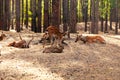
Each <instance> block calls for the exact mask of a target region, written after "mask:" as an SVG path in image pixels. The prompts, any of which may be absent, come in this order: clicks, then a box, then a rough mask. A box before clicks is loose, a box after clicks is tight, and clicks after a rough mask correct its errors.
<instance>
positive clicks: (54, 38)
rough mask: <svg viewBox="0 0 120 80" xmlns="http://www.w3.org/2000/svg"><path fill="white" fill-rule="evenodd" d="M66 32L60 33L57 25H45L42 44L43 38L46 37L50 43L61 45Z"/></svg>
mask: <svg viewBox="0 0 120 80" xmlns="http://www.w3.org/2000/svg"><path fill="white" fill-rule="evenodd" d="M66 34H67V33H61V32H60V31H59V29H58V28H57V27H54V26H49V27H47V29H46V31H45V34H44V35H43V39H44V42H43V46H44V45H45V43H46V42H45V40H46V39H50V43H51V45H53V44H55V42H56V44H55V45H61V44H62V43H63V37H64V36H65V35H66Z"/></svg>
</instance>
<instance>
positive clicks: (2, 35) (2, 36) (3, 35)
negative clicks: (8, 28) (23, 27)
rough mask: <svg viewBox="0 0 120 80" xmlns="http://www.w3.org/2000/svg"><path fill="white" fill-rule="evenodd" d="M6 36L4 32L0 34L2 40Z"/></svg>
mask: <svg viewBox="0 0 120 80" xmlns="http://www.w3.org/2000/svg"><path fill="white" fill-rule="evenodd" d="M5 37H6V35H5V34H4V33H3V32H2V34H1V35H0V41H2V40H3V39H4V38H5Z"/></svg>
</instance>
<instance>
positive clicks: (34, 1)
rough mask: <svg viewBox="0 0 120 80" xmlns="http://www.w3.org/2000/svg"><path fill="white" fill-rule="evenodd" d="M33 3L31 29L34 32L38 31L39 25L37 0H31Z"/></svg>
mask: <svg viewBox="0 0 120 80" xmlns="http://www.w3.org/2000/svg"><path fill="white" fill-rule="evenodd" d="M31 2H32V3H31V4H32V23H31V24H32V26H31V30H32V31H34V32H37V26H36V0H31Z"/></svg>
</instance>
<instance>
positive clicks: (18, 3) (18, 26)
mask: <svg viewBox="0 0 120 80" xmlns="http://www.w3.org/2000/svg"><path fill="white" fill-rule="evenodd" d="M16 30H17V32H20V0H16Z"/></svg>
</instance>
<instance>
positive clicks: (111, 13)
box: [110, 9, 113, 30]
mask: <svg viewBox="0 0 120 80" xmlns="http://www.w3.org/2000/svg"><path fill="white" fill-rule="evenodd" d="M112 11H113V9H110V30H112V15H113V12H112Z"/></svg>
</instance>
